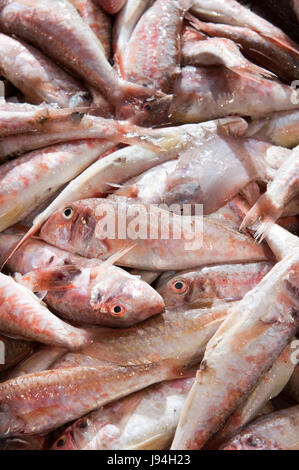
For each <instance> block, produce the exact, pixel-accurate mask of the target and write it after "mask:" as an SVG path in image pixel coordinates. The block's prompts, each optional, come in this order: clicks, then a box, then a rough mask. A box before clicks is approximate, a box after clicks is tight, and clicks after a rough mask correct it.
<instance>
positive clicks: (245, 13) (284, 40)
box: [191, 0, 299, 53]
mask: <svg viewBox="0 0 299 470" xmlns="http://www.w3.org/2000/svg"><path fill="white" fill-rule="evenodd" d="M191 11H192V12H193V13H194V14H195V15H197V16H199V17H200V18H201V19H203V20H205V21H213V22H214V23H224V24H228V25H233V26H242V27H246V28H250V29H252V30H253V31H257V32H258V33H259V34H261V35H262V36H263V37H265V38H267V40H268V41H270V42H273V43H274V44H278V45H279V46H280V47H282V48H284V49H286V50H289V51H291V52H294V53H295V52H297V53H299V52H298V50H297V45H296V44H295V43H294V42H293V41H292V40H291V39H290V38H289V37H288V36H287V35H286V34H285V33H284V32H283V31H281V30H280V29H279V28H277V27H276V26H274V25H273V24H271V23H269V21H267V20H265V19H264V18H262V17H261V16H259V15H257V14H255V13H254V12H253V11H251V10H250V9H249V8H246V7H245V6H243V5H241V4H240V3H239V2H238V1H237V0H225V2H224V1H222V0H194V2H193V4H192V7H191Z"/></svg>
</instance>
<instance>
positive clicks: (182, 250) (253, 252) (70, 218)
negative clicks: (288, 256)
mask: <svg viewBox="0 0 299 470" xmlns="http://www.w3.org/2000/svg"><path fill="white" fill-rule="evenodd" d="M103 211H104V212H103ZM105 213H106V214H107V213H108V214H109V215H108V216H106V220H105V219H103V217H104V214H105ZM136 216H137V217H139V218H138V219H136ZM170 218H171V222H170ZM102 219H103V220H104V225H105V223H106V222H107V221H108V223H109V229H112V231H111V233H109V232H108V233H107V232H106V230H105V229H104V231H103V229H102V228H101V227H102V225H101V224H102V223H103V222H101V220H102ZM183 219H184V217H182V216H179V215H176V214H171V213H170V212H168V211H166V210H163V209H160V208H158V207H156V206H148V205H145V204H138V203H134V204H133V203H129V202H127V201H126V200H125V199H124V198H117V200H115V199H86V200H83V201H78V202H76V203H72V204H71V205H69V206H65V207H63V208H62V209H61V210H60V211H58V212H56V213H55V214H53V215H52V216H51V217H50V218H49V219H48V221H47V222H46V223H45V224H44V225H43V227H42V228H41V231H40V237H41V238H42V239H43V240H44V241H46V242H47V243H50V244H52V245H54V246H57V247H58V248H62V249H65V250H66V251H71V252H73V253H77V254H80V255H81V256H84V257H87V258H100V259H102V260H105V259H107V258H108V257H109V256H111V255H112V254H113V253H115V252H116V251H118V250H119V249H121V248H125V247H129V246H133V245H134V247H133V248H132V250H130V251H129V252H128V253H127V254H125V255H124V256H122V257H121V259H120V260H118V261H117V264H119V265H120V266H127V267H132V268H136V269H145V270H149V271H170V270H183V269H189V268H192V267H195V266H199V265H203V264H211V263H213V264H214V263H218V262H219V263H220V262H221V263H223V262H227V261H228V260H229V261H234V262H241V261H242V262H245V261H260V260H265V259H266V257H267V255H266V252H265V251H264V249H263V247H262V246H256V245H255V244H254V242H253V241H252V240H251V239H250V238H249V237H247V236H245V235H241V234H240V233H238V232H236V231H234V230H232V229H230V228H228V227H225V226H223V225H221V224H220V223H219V222H218V221H216V220H212V219H205V218H201V217H198V218H196V219H193V218H190V217H189V218H188V220H189V222H190V225H189V227H188V228H187V229H186V228H185V225H184V224H186V221H185V219H184V220H183ZM116 220H117V221H119V220H122V221H124V223H123V226H122V227H121V230H123V232H126V233H125V234H124V236H123V235H122V236H121V238H119V233H120V232H119V228H118V227H120V226H116V225H115V221H116ZM136 220H138V221H139V224H140V223H142V224H143V225H142V226H141V232H140V231H139V235H137V236H136V235H132V236H131V233H132V234H133V233H134V228H133V229H132V230H133V231H132V232H131V231H130V229H129V228H130V227H134V223H135V222H136ZM159 221H162V223H160V222H159ZM196 221H197V222H198V225H200V227H199V228H198V227H196V226H195V223H196ZM130 224H131V225H130ZM179 224H180V227H182V230H181V234H180V236H178V235H176V232H175V227H177V226H178V225H179ZM201 224H202V225H201ZM183 225H184V226H183ZM138 227H139V229H140V225H138ZM190 227H191V228H190ZM201 227H202V231H201ZM127 228H128V230H127ZM192 230H194V231H193V232H192ZM219 231H221V237H219ZM105 232H106V234H105ZM123 232H122V233H123ZM135 233H136V232H135ZM151 234H152V235H151ZM201 234H203V237H202V236H201ZM190 239H191V240H192V242H194V243H199V244H198V245H196V246H198V248H196V246H195V245H192V246H191V245H188V244H187V241H188V240H189V242H190ZM199 245H200V247H199ZM193 246H194V247H195V248H194V249H193V248H192V247H193Z"/></svg>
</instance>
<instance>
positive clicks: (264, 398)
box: [206, 344, 295, 449]
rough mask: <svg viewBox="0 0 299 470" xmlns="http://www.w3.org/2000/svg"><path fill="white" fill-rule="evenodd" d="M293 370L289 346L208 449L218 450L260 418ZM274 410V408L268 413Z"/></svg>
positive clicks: (293, 365)
mask: <svg viewBox="0 0 299 470" xmlns="http://www.w3.org/2000/svg"><path fill="white" fill-rule="evenodd" d="M294 368H295V364H294V362H293V361H292V347H291V344H290V345H288V346H287V347H286V348H285V349H284V350H283V352H282V353H281V355H280V356H279V358H278V359H277V360H276V361H275V362H274V364H273V366H272V367H271V369H270V370H269V371H268V372H267V373H266V374H265V375H264V376H263V377H262V378H261V381H260V383H259V384H258V385H257V387H256V388H255V390H254V391H253V392H252V393H251V394H250V395H249V396H248V398H247V399H246V400H245V401H244V402H243V403H242V404H241V405H240V406H239V407H238V408H237V409H236V411H235V412H234V413H232V415H231V416H230V417H229V418H228V420H227V422H226V423H225V425H224V427H223V429H221V431H219V432H218V433H217V434H216V435H215V436H213V437H212V439H211V440H210V445H209V444H208V445H209V448H210V447H211V448H212V449H218V448H219V447H220V446H221V445H223V444H224V443H225V442H227V441H228V440H229V439H231V437H232V436H233V435H236V434H239V432H241V430H242V429H243V428H244V427H245V426H246V425H247V424H248V423H250V422H252V421H253V420H254V419H256V418H258V417H260V416H259V414H260V413H263V409H264V407H265V406H266V404H267V403H271V402H270V400H272V399H273V398H275V397H276V396H277V395H279V394H280V393H281V391H282V390H283V389H284V387H285V385H286V384H287V383H288V381H289V379H290V377H291V375H292V373H293V372H294ZM274 410H275V408H274V409H273V410H271V411H270V413H271V412H272V411H274ZM267 411H268V410H267ZM266 414H268V412H267V413H266ZM206 448H207V446H206Z"/></svg>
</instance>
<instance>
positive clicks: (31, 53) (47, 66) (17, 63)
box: [0, 34, 90, 108]
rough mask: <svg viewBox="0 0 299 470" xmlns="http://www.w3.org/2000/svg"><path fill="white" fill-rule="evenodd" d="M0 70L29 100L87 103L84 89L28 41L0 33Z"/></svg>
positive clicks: (68, 105)
mask: <svg viewBox="0 0 299 470" xmlns="http://www.w3.org/2000/svg"><path fill="white" fill-rule="evenodd" d="M0 50H1V55H0V70H1V72H2V74H3V75H4V76H5V77H6V78H7V80H9V81H10V82H11V83H13V84H14V85H15V87H16V88H18V89H19V90H21V91H22V92H23V93H24V95H25V97H26V98H27V100H28V101H29V102H31V103H33V104H40V103H49V104H56V105H58V106H60V107H61V108H71V107H74V106H76V107H78V106H88V105H89V104H90V99H89V96H88V91H87V90H86V89H85V88H84V87H83V86H82V85H81V84H80V83H79V82H78V81H77V80H75V79H74V78H72V77H71V76H70V75H68V74H67V73H66V72H64V71H63V70H62V69H60V68H59V67H58V66H57V65H56V64H54V63H53V62H52V61H51V60H50V59H48V58H47V57H45V56H44V55H43V54H42V53H41V52H39V51H38V50H37V49H35V48H34V47H32V46H29V45H28V44H26V43H24V42H21V41H18V40H17V39H14V38H12V37H9V36H7V35H5V34H0Z"/></svg>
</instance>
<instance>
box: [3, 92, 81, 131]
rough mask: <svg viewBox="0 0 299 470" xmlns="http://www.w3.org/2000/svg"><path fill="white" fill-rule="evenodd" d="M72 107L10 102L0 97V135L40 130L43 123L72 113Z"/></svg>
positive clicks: (63, 117) (66, 116)
mask: <svg viewBox="0 0 299 470" xmlns="http://www.w3.org/2000/svg"><path fill="white" fill-rule="evenodd" d="M74 111H75V110H73V109H69V108H67V109H56V108H54V107H51V106H47V105H44V104H42V105H39V106H37V105H32V104H27V103H10V102H7V101H4V100H3V99H2V98H0V137H6V136H9V135H16V134H24V133H26V132H33V133H34V132H42V130H43V128H44V126H45V124H46V123H47V124H48V122H49V121H50V122H53V121H54V120H57V121H59V120H61V119H62V120H63V119H66V118H68V117H69V116H71V115H72V114H73V112H74Z"/></svg>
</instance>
